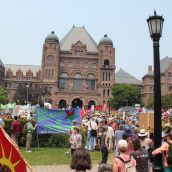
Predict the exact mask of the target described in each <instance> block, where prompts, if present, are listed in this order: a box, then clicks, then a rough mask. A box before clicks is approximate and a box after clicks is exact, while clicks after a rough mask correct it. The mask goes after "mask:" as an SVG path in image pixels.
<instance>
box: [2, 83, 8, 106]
mask: <svg viewBox="0 0 172 172" xmlns="http://www.w3.org/2000/svg"><path fill="white" fill-rule="evenodd" d="M7 103H8V94H7V91H6V90H5V89H4V88H3V87H2V86H0V104H7Z"/></svg>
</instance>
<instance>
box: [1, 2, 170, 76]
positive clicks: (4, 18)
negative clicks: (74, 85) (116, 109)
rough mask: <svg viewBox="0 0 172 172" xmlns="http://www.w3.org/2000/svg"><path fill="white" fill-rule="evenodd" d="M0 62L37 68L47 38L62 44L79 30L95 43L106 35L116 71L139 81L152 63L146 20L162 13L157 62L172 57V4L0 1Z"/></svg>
mask: <svg viewBox="0 0 172 172" xmlns="http://www.w3.org/2000/svg"><path fill="white" fill-rule="evenodd" d="M0 4H1V5H0V58H1V59H2V61H3V63H4V64H25V65H41V58H42V46H43V43H44V40H45V37H46V36H47V35H48V34H49V33H50V32H51V31H52V30H54V31H55V33H56V35H57V36H58V37H59V39H60V40H61V39H62V38H63V36H65V34H66V33H67V32H68V31H69V30H70V29H71V28H72V26H73V25H75V26H83V25H84V27H85V28H86V30H87V31H88V32H89V34H90V35H91V36H92V37H93V39H94V40H95V41H96V42H97V43H98V42H99V41H100V39H101V38H102V37H103V35H104V34H107V35H108V36H109V37H110V38H111V39H112V41H113V45H114V47H115V65H116V71H118V70H119V69H120V68H122V69H123V70H125V71H126V72H128V73H130V74H131V75H133V76H135V77H136V78H138V79H142V77H143V76H144V75H145V74H146V73H147V71H148V65H153V48H152V40H151V39H150V36H149V30H148V26H147V22H146V19H147V18H148V17H149V16H150V15H153V12H154V10H156V11H157V14H158V15H163V17H164V19H165V21H164V28H163V33H162V35H163V36H162V38H161V40H160V56H161V59H162V58H164V57H166V56H169V57H172V44H171V42H172V10H171V7H172V0H5V1H4V0H0Z"/></svg>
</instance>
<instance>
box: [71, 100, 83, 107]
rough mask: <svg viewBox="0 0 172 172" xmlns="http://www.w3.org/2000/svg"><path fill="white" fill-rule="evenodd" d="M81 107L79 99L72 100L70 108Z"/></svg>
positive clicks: (81, 103) (81, 102)
mask: <svg viewBox="0 0 172 172" xmlns="http://www.w3.org/2000/svg"><path fill="white" fill-rule="evenodd" d="M82 105H83V101H82V99H81V98H75V99H73V101H72V108H76V107H79V108H82Z"/></svg>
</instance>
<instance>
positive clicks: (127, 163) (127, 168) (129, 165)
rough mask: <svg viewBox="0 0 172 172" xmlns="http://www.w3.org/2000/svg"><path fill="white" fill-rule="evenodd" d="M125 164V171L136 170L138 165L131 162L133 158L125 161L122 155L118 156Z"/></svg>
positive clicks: (133, 171)
mask: <svg viewBox="0 0 172 172" xmlns="http://www.w3.org/2000/svg"><path fill="white" fill-rule="evenodd" d="M117 158H118V159H120V160H121V161H122V162H123V163H124V164H125V172H136V167H135V166H134V165H133V164H132V163H131V158H130V159H129V160H128V161H124V160H123V159H122V158H121V157H117Z"/></svg>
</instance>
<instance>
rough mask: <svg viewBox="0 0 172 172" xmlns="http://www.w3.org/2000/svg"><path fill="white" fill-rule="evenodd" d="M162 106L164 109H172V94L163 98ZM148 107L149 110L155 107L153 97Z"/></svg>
mask: <svg viewBox="0 0 172 172" xmlns="http://www.w3.org/2000/svg"><path fill="white" fill-rule="evenodd" d="M161 106H162V108H164V109H169V108H172V93H171V94H169V95H164V96H161ZM146 107H147V108H153V107H154V98H153V96H151V97H149V99H148V103H147V105H146Z"/></svg>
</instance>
